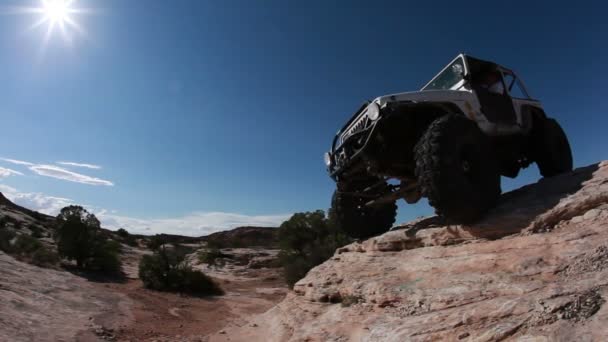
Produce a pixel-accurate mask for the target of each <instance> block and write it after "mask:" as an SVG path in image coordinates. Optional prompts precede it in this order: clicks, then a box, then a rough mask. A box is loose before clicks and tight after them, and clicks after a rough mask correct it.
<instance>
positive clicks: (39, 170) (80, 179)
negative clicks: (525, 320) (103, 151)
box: [0, 158, 114, 186]
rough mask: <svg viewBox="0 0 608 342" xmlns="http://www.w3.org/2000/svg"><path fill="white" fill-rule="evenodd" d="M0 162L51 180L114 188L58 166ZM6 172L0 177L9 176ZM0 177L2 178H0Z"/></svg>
mask: <svg viewBox="0 0 608 342" xmlns="http://www.w3.org/2000/svg"><path fill="white" fill-rule="evenodd" d="M0 160H2V161H5V162H8V163H12V164H15V165H21V166H25V167H27V168H28V169H29V170H30V171H32V172H34V173H36V174H38V175H40V176H45V177H51V178H56V179H61V180H65V181H69V182H75V183H81V184H89V185H103V186H114V183H113V182H111V181H109V180H105V179H101V178H97V177H93V176H88V175H84V174H82V173H78V172H74V171H70V170H68V169H66V168H64V167H61V166H58V165H48V164H35V163H31V162H28V161H24V160H18V159H10V158H0ZM59 164H63V165H71V166H77V167H84V168H89V169H100V168H101V166H99V165H93V164H83V163H75V162H59ZM2 169H4V170H10V169H5V168H2ZM11 171H12V172H13V174H20V175H22V173H21V172H19V171H15V170H11ZM7 172H8V171H5V172H3V173H2V171H0V175H3V174H4V177H6V176H8V175H10V174H9V173H7ZM0 177H2V176H0Z"/></svg>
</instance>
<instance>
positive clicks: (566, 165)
mask: <svg viewBox="0 0 608 342" xmlns="http://www.w3.org/2000/svg"><path fill="white" fill-rule="evenodd" d="M533 134H534V136H533V144H534V147H533V148H534V154H535V160H536V164H537V165H538V170H539V171H540V174H541V175H542V176H543V177H553V176H556V175H559V174H561V173H564V172H568V171H572V150H571V149H570V143H569V142H568V137H567V136H566V133H565V132H564V130H563V129H562V127H561V126H560V125H559V123H558V122H557V121H556V120H555V119H543V120H542V121H541V122H540V127H538V129H537V130H534V131H533Z"/></svg>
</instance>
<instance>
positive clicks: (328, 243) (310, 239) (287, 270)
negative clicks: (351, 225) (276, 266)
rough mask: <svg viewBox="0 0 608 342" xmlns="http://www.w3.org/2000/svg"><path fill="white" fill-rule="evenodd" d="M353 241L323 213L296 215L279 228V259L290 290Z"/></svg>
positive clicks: (321, 211)
mask: <svg viewBox="0 0 608 342" xmlns="http://www.w3.org/2000/svg"><path fill="white" fill-rule="evenodd" d="M349 242H350V239H349V238H348V237H347V236H346V235H345V234H344V233H343V232H342V231H340V230H339V229H338V228H336V226H335V225H334V224H332V223H331V222H330V220H329V219H328V218H327V217H326V216H325V212H324V211H323V210H317V211H314V212H305V213H296V214H294V215H293V216H292V217H291V218H290V219H289V220H287V221H285V222H283V224H281V227H280V228H279V245H280V247H281V252H280V253H279V260H280V262H281V265H282V266H283V273H284V276H285V281H286V282H287V284H288V285H289V286H290V287H291V286H293V284H295V283H296V282H297V281H298V280H300V279H302V278H303V277H304V276H305V275H306V273H308V271H309V270H310V269H311V268H313V267H315V266H317V265H319V264H321V263H323V262H324V261H326V260H327V259H329V258H330V257H331V256H332V255H333V254H334V252H335V251H336V249H337V248H339V247H342V246H344V245H346V244H348V243H349Z"/></svg>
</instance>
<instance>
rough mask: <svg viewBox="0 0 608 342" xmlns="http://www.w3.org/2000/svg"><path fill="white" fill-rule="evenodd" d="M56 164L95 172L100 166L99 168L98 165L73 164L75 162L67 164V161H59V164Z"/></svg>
mask: <svg viewBox="0 0 608 342" xmlns="http://www.w3.org/2000/svg"><path fill="white" fill-rule="evenodd" d="M57 164H60V165H65V166H75V167H84V168H87V169H95V170H99V169H101V166H99V165H95V164H86V163H75V162H69V161H59V162H57Z"/></svg>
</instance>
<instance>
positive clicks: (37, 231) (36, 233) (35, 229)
mask: <svg viewBox="0 0 608 342" xmlns="http://www.w3.org/2000/svg"><path fill="white" fill-rule="evenodd" d="M28 228H29V230H30V232H31V233H30V235H31V236H32V237H33V238H36V239H40V238H43V237H44V234H43V232H42V228H40V227H39V226H37V225H35V224H30V225H29V226H28Z"/></svg>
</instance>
